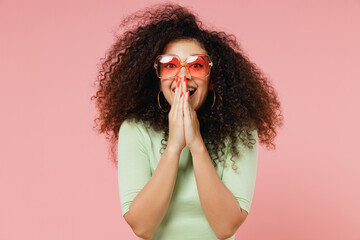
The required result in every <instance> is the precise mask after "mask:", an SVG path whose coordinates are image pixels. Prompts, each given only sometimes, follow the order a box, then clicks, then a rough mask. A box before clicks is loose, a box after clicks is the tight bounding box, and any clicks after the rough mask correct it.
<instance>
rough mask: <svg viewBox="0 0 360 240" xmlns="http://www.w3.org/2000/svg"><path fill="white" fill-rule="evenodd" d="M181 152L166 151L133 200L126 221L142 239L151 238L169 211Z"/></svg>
mask: <svg viewBox="0 0 360 240" xmlns="http://www.w3.org/2000/svg"><path fill="white" fill-rule="evenodd" d="M179 157H180V152H179V153H178V152H174V151H170V150H168V149H166V150H165V152H164V154H163V156H162V157H161V159H160V161H159V163H158V166H157V168H156V169H155V171H154V173H153V175H152V177H151V178H150V180H149V181H148V183H147V184H146V185H145V186H144V188H143V189H142V190H141V191H140V192H139V193H138V195H137V196H136V197H135V199H134V200H133V202H132V204H131V206H130V209H129V212H128V213H129V214H128V216H126V219H127V221H128V223H129V225H130V226H131V227H132V229H133V231H134V232H135V233H136V234H137V235H141V237H149V238H150V237H151V236H152V235H153V233H154V232H155V230H156V229H157V227H158V226H159V225H160V223H161V221H162V219H163V218H164V216H165V214H166V211H167V209H168V206H169V203H170V200H171V196H172V192H173V189H174V185H175V181H176V175H177V170H178V165H179Z"/></svg>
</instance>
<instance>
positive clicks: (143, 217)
mask: <svg viewBox="0 0 360 240" xmlns="http://www.w3.org/2000/svg"><path fill="white" fill-rule="evenodd" d="M203 53H205V54H206V51H205V50H204V49H203V48H202V47H201V45H200V44H199V43H198V42H196V41H194V40H176V41H173V42H171V43H169V44H168V45H167V47H166V48H165V51H164V54H176V55H178V56H179V57H180V58H181V60H182V61H184V60H185V59H186V58H187V57H188V56H189V55H191V54H203ZM186 77H188V79H187V80H186ZM186 84H188V86H195V87H196V88H197V90H196V92H197V93H196V94H195V95H194V97H193V98H190V97H189V92H188V91H187V87H186ZM173 87H175V91H174V92H172V89H173ZM161 89H162V91H163V92H164V96H165V98H166V99H167V101H168V102H169V103H170V105H171V109H170V112H169V140H168V145H167V147H166V149H165V152H164V154H163V156H162V158H161V159H160V161H159V164H158V166H157V168H156V169H155V172H154V174H153V176H152V177H151V178H150V180H149V182H148V183H147V184H146V185H145V187H144V188H143V189H142V190H141V191H140V193H139V194H138V195H137V196H136V197H135V199H134V201H133V202H132V204H131V207H130V210H129V211H128V212H127V213H126V214H125V215H124V218H125V220H126V221H127V222H128V223H129V225H130V226H131V228H132V229H133V231H134V232H135V233H136V235H137V236H139V237H141V238H144V239H151V238H152V236H153V234H154V232H155V231H156V229H157V227H158V226H159V224H160V222H161V221H162V219H163V218H164V216H165V213H166V211H167V209H168V206H169V203H170V200H171V197H172V192H173V189H174V185H175V181H176V175H177V171H178V165H179V158H180V153H181V151H182V149H183V148H184V147H185V146H187V147H188V148H189V150H190V151H191V155H192V156H193V164H194V174H195V179H196V185H197V189H198V192H199V198H200V203H201V206H202V208H203V210H204V213H205V216H206V218H207V220H208V222H209V224H210V226H211V228H212V229H213V230H214V232H215V234H216V236H217V238H218V239H221V240H222V239H227V238H229V237H231V236H233V235H234V234H235V232H236V231H237V229H238V228H239V227H240V225H241V224H242V223H243V222H244V221H245V219H246V217H247V212H246V211H244V210H243V209H241V208H240V206H239V204H238V202H237V201H236V199H235V197H234V195H233V194H232V193H231V192H230V191H229V189H228V188H227V187H226V186H225V185H224V183H223V182H222V181H221V179H220V178H219V176H218V175H217V173H216V170H215V168H214V166H213V164H212V162H211V158H210V156H209V154H208V152H207V149H206V146H205V144H204V141H203V139H202V136H201V134H200V125H199V121H198V118H197V115H196V110H197V109H199V108H200V107H201V105H202V104H203V103H204V101H205V99H206V97H207V94H208V92H209V89H210V85H209V76H208V77H207V78H205V79H191V78H190V76H188V75H187V73H186V70H185V68H182V69H181V71H180V72H179V74H178V76H177V77H176V78H175V79H168V80H162V81H161ZM149 202H151V203H152V204H151V207H149Z"/></svg>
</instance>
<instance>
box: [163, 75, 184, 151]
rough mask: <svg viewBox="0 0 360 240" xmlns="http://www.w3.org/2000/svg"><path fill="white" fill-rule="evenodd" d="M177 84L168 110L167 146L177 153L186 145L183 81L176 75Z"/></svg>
mask: <svg viewBox="0 0 360 240" xmlns="http://www.w3.org/2000/svg"><path fill="white" fill-rule="evenodd" d="M176 79H177V85H176V89H175V94H174V99H173V103H172V105H171V109H170V112H169V140H168V144H167V148H168V149H170V150H171V151H174V152H176V153H179V154H180V152H181V151H182V149H183V148H184V147H185V146H186V143H185V131H184V115H183V114H184V98H185V97H184V94H185V91H183V90H184V89H185V83H184V81H183V78H181V77H176Z"/></svg>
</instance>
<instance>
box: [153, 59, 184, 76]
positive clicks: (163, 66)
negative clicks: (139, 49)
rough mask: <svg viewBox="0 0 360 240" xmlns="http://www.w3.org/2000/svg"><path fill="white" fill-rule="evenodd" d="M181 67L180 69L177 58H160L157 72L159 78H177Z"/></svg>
mask: <svg viewBox="0 0 360 240" xmlns="http://www.w3.org/2000/svg"><path fill="white" fill-rule="evenodd" d="M179 67H180V63H179V60H178V59H177V58H176V57H173V56H160V57H159V58H158V63H157V72H158V75H159V77H162V78H170V77H175V75H176V73H177V70H178V68H179Z"/></svg>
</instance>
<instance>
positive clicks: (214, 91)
mask: <svg viewBox="0 0 360 240" xmlns="http://www.w3.org/2000/svg"><path fill="white" fill-rule="evenodd" d="M212 91H213V92H214V100H213V104H212V105H211V108H210V109H212V108H213V107H214V105H215V101H216V94H215V89H213V90H212Z"/></svg>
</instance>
